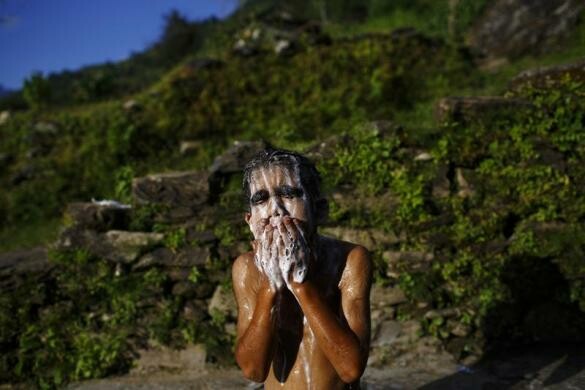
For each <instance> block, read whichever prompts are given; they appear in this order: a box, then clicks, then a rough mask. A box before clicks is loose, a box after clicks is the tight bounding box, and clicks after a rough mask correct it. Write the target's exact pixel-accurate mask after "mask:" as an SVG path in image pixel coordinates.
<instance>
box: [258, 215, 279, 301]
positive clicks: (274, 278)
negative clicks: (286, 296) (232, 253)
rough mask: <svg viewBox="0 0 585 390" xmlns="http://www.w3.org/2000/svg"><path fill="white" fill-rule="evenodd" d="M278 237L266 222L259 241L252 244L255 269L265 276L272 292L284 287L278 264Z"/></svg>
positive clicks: (276, 232) (275, 231)
mask: <svg viewBox="0 0 585 390" xmlns="http://www.w3.org/2000/svg"><path fill="white" fill-rule="evenodd" d="M278 236H279V233H278V231H277V230H276V229H274V228H273V227H272V226H270V225H269V224H268V223H267V222H266V223H265V224H264V230H263V232H262V234H261V237H260V240H258V239H256V240H255V241H254V242H253V243H252V246H253V247H254V262H255V263H256V267H258V269H259V270H260V271H261V272H262V273H263V274H264V275H265V276H266V278H267V279H268V281H269V283H270V287H271V288H272V289H273V290H274V291H277V290H279V289H281V288H282V286H283V285H284V279H283V276H282V273H281V270H280V267H279V262H278Z"/></svg>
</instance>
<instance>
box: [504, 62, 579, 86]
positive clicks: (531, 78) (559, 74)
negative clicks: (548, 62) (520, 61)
mask: <svg viewBox="0 0 585 390" xmlns="http://www.w3.org/2000/svg"><path fill="white" fill-rule="evenodd" d="M567 78H568V79H570V80H573V81H577V82H585V61H579V62H576V63H573V64H564V65H558V66H551V67H546V68H536V69H529V70H525V71H523V72H521V73H520V74H518V76H516V77H514V78H513V79H512V80H511V81H510V83H509V84H508V89H509V90H510V91H517V90H519V89H521V88H522V87H523V86H531V87H535V88H554V87H555V86H557V85H558V84H559V83H560V82H562V81H563V80H565V79H567Z"/></svg>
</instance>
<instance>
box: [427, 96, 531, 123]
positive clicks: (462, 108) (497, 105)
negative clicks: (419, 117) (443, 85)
mask: <svg viewBox="0 0 585 390" xmlns="http://www.w3.org/2000/svg"><path fill="white" fill-rule="evenodd" d="M531 109H533V105H532V103H530V102H529V101H527V100H524V99H512V98H505V97H501V96H472V97H469V96H468V97H454V96H453V97H446V98H442V99H440V100H439V101H438V102H437V103H436V105H435V119H436V120H437V122H439V123H449V122H451V123H452V122H459V123H471V122H474V123H476V122H490V121H493V120H494V119H497V118H498V117H500V118H505V117H506V116H510V115H517V114H522V113H526V112H527V111H529V110H531Z"/></svg>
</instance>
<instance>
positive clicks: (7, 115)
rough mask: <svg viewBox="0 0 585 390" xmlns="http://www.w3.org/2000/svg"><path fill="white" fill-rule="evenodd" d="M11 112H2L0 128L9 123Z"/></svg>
mask: <svg viewBox="0 0 585 390" xmlns="http://www.w3.org/2000/svg"><path fill="white" fill-rule="evenodd" d="M10 116H11V114H10V111H2V112H0V126H2V125H3V124H5V123H7V122H8V120H10Z"/></svg>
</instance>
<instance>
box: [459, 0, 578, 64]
mask: <svg viewBox="0 0 585 390" xmlns="http://www.w3.org/2000/svg"><path fill="white" fill-rule="evenodd" d="M583 10H585V2H583V0H498V1H494V2H491V3H490V4H489V6H488V8H487V9H486V11H485V13H484V15H483V17H481V18H479V19H478V21H477V22H476V23H475V25H474V26H473V27H472V29H471V32H470V35H469V43H470V45H471V47H473V48H474V49H475V50H476V51H478V52H480V53H481V54H482V55H483V56H485V57H487V58H509V59H514V58H518V57H521V56H524V55H535V54H542V53H546V52H548V51H550V50H551V49H554V48H555V45H557V44H558V43H559V42H560V40H561V39H563V38H566V37H567V36H569V35H570V34H571V32H572V31H573V30H574V28H575V26H576V25H577V22H578V20H579V17H580V15H581V14H582V12H583Z"/></svg>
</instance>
